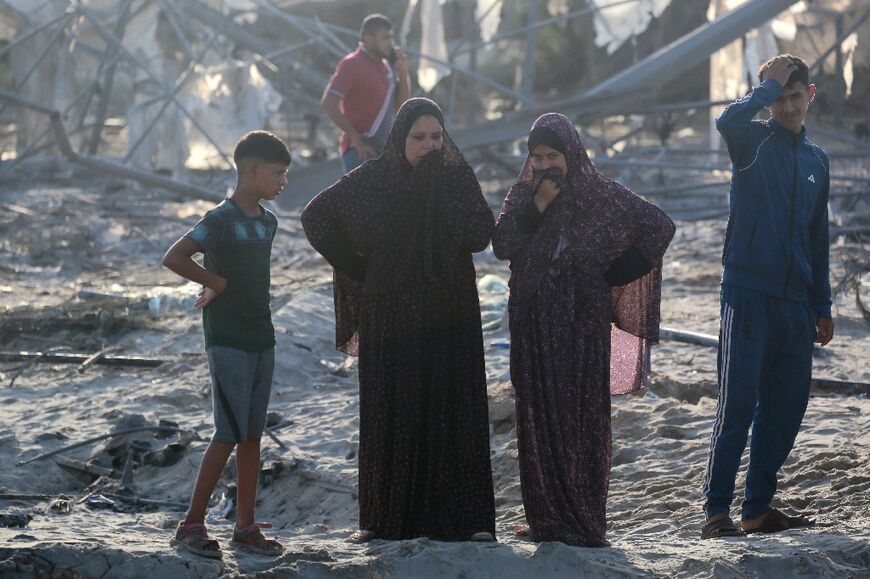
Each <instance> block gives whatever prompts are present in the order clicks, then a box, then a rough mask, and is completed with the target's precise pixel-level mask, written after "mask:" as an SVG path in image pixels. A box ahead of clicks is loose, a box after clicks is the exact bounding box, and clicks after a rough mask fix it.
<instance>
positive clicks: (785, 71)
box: [762, 56, 797, 86]
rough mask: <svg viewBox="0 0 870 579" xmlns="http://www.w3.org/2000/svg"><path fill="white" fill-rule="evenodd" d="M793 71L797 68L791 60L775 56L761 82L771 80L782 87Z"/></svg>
mask: <svg viewBox="0 0 870 579" xmlns="http://www.w3.org/2000/svg"><path fill="white" fill-rule="evenodd" d="M795 70H797V66H796V65H795V63H794V62H793V61H792V59H790V58H788V57H787V56H777V57H776V58H774V59H773V62H772V63H771V65H770V67H769V68H768V69H767V70H766V71H765V72H764V75H763V79H762V80H769V79H773V80H775V81H777V82H778V83H779V84H781V85H782V86H785V85H786V84H787V83H788V77H790V76H791V73H792V72H794V71H795Z"/></svg>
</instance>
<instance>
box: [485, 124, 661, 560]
mask: <svg viewBox="0 0 870 579" xmlns="http://www.w3.org/2000/svg"><path fill="white" fill-rule="evenodd" d="M528 149H529V156H528V158H527V159H526V162H525V165H524V166H523V169H522V172H521V173H520V175H519V177H518V179H517V182H516V184H515V185H514V186H513V187H512V188H511V190H510V191H509V192H508V194H507V197H506V198H505V202H504V207H503V208H502V212H501V215H500V216H499V218H498V221H497V223H496V228H495V232H494V233H493V250H494V251H495V254H496V256H497V257H498V258H500V259H509V260H510V267H511V280H510V288H511V293H510V301H509V310H510V317H509V319H510V332H511V380H512V382H513V386H514V388H515V392H516V404H517V438H518V449H519V462H520V481H521V484H522V493H523V505H524V507H525V512H526V520H527V521H528V528H527V529H518V533H520V534H528V535H529V536H530V537H531V538H532V539H533V540H536V541H562V542H564V543H567V544H570V545H579V546H587V547H603V546H607V545H608V544H609V543H608V542H607V540H606V539H605V531H606V519H605V511H606V503H607V489H608V483H609V478H610V457H611V446H610V396H611V395H612V394H625V393H628V392H632V391H634V390H637V389H639V388H641V387H642V386H643V385H644V384H645V381H646V379H647V375H648V369H649V346H650V344H653V343H655V342H656V341H657V340H658V331H659V304H660V299H661V263H662V256H663V255H664V253H665V250H666V249H667V247H668V244H669V243H670V240H671V238H672V237H673V235H674V224H673V222H672V221H671V220H670V219H669V218H668V217H667V215H665V214H664V213H663V212H662V211H661V210H660V209H658V208H657V207H655V206H654V205H652V204H650V203H648V202H647V201H645V200H643V199H642V198H640V197H638V196H637V195H635V194H634V193H632V192H631V191H629V190H628V189H626V188H625V187H623V186H622V185H620V184H619V183H617V182H615V181H613V180H611V179H609V178H608V177H606V176H604V175H602V174H601V173H599V172H598V171H597V170H596V169H595V167H594V166H593V164H592V162H591V161H590V159H589V157H588V155H587V154H586V150H585V148H584V146H583V143H582V141H581V140H580V135H579V134H578V133H577V130H576V129H575V128H574V125H573V124H572V123H571V121H570V120H569V119H568V118H566V117H565V116H563V115H560V114H557V113H548V114H546V115H543V116H542V117H540V118H538V120H536V121H535V123H534V124H533V125H532V131H531V133H530V134H529V140H528Z"/></svg>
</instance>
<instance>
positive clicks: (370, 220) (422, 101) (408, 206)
mask: <svg viewBox="0 0 870 579" xmlns="http://www.w3.org/2000/svg"><path fill="white" fill-rule="evenodd" d="M427 114H428V115H432V116H433V117H435V118H436V119H438V122H439V123H440V124H441V126H442V127H443V126H444V115H443V114H442V112H441V109H440V108H439V107H438V105H437V104H435V103H434V102H433V101H431V100H429V99H426V98H412V99H409V100H407V101H405V103H404V104H403V105H402V106H401V108H400V109H399V111H398V113H397V114H396V119H395V122H394V123H393V127H392V129H391V131H390V136H389V139H388V140H387V143H386V145H385V146H384V152H383V154H382V155H381V156H380V157H378V158H376V159H372V160H370V161H367V162H365V163H364V164H362V165H361V166H359V167H357V168H356V169H354V170H353V171H351V172H350V173H348V174H347V175H345V176H344V177H343V178H342V179H341V180H340V181H339V182H338V183H336V184H335V185H333V186H331V187H329V188H328V189H325V190H324V191H322V192H320V193H319V194H318V195H317V196H316V197H315V198H314V199H312V200H311V202H310V203H309V204H308V206H307V207H306V208H305V210H304V211H303V214H302V225H303V227H304V228H305V233H306V235H307V237H308V240H309V241H310V242H311V245H312V246H314V248H315V249H316V250H317V251H319V252H320V253H321V254H323V255H324V256H325V257H326V258H327V259H328V260H330V263H332V264H333V267H334V268H335V309H336V342H337V347H338V349H339V350H341V351H344V352H346V353H348V354H352V355H355V354H356V352H357V343H356V340H357V334H356V332H357V325H358V324H357V321H358V315H359V299H360V296H361V295H362V294H366V293H384V292H389V291H396V290H397V289H401V288H403V287H408V286H411V285H413V284H415V283H419V282H423V283H439V280H449V279H450V278H451V276H452V274H453V270H454V267H455V264H456V262H457V260H458V259H459V257H460V256H461V255H462V251H463V248H462V247H461V244H462V240H463V239H464V238H466V237H467V236H465V235H463V233H464V231H463V228H465V227H467V224H466V220H465V218H464V216H465V215H467V214H468V207H469V205H471V204H477V203H478V202H479V200H478V199H477V198H478V197H479V198H480V199H482V197H481V194H480V185H479V183H478V181H477V177H476V176H475V175H474V171H473V170H472V168H471V167H470V166H469V165H468V163H467V162H466V161H465V158H464V157H463V156H462V153H461V152H460V150H459V148H458V147H457V146H456V144H455V143H454V142H453V140H452V139H451V138H450V136H449V135H448V134H447V131H446V130H445V131H444V144H443V146H442V148H441V150H440V151H433V152H431V153H429V154H428V155H426V156H425V157H424V158H423V159H421V160H420V161H419V162H418V163H417V165H416V166H415V167H412V166H411V165H410V163H409V162H408V160H407V158H406V156H405V140H406V139H407V136H408V133H409V132H410V131H411V127H412V126H413V124H414V122H416V121H417V119H419V118H420V117H421V116H423V115H427ZM336 237H341V238H342V243H341V244H342V245H343V246H345V247H350V248H353V251H354V252H355V259H356V260H357V264H358V265H357V266H353V267H341V264H339V263H338V262H337V261H336V260H333V259H330V256H329V255H328V253H329V250H328V247H327V246H328V245H329V244H330V242H329V240H331V239H335V238H336ZM375 244H378V245H380V246H381V247H383V245H384V244H387V245H388V246H389V248H390V250H389V251H388V252H384V251H378V252H374V251H370V248H371V247H372V246H373V245H375ZM373 253H377V254H378V255H379V256H381V257H380V261H377V262H373V261H372V260H371V259H369V256H370V255H371V254H373ZM352 270H356V271H355V272H354V271H352Z"/></svg>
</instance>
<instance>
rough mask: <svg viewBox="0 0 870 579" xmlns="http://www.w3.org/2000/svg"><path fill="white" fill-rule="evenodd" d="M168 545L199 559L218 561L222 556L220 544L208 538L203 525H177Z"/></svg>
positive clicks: (181, 523) (182, 523)
mask: <svg viewBox="0 0 870 579" xmlns="http://www.w3.org/2000/svg"><path fill="white" fill-rule="evenodd" d="M170 544H171V545H172V546H173V547H181V548H182V549H184V550H186V551H190V552H191V553H193V554H194V555H199V556H200V557H208V558H209V559H220V558H221V557H222V556H223V553H222V552H221V546H220V544H219V543H218V542H217V541H215V540H214V539H212V538H211V537H209V536H208V530H207V529H206V528H205V524H203V523H187V524H185V523H184V522H183V521H182V522H180V523H178V529H177V530H176V531H175V538H174V539H172V540H171V541H170Z"/></svg>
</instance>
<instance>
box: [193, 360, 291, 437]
mask: <svg viewBox="0 0 870 579" xmlns="http://www.w3.org/2000/svg"><path fill="white" fill-rule="evenodd" d="M206 354H207V355H208V370H209V373H210V374H211V383H212V406H213V407H214V436H212V440H214V441H215V442H235V443H239V442H245V441H247V440H254V439H257V438H260V437H261V436H262V435H263V429H264V428H265V427H266V409H267V408H268V406H269V395H270V394H271V393H272V374H273V372H274V370H275V348H270V349H268V350H263V351H261V352H247V351H245V350H239V349H238V348H227V347H224V346H211V347H209V348H208V349H206Z"/></svg>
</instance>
